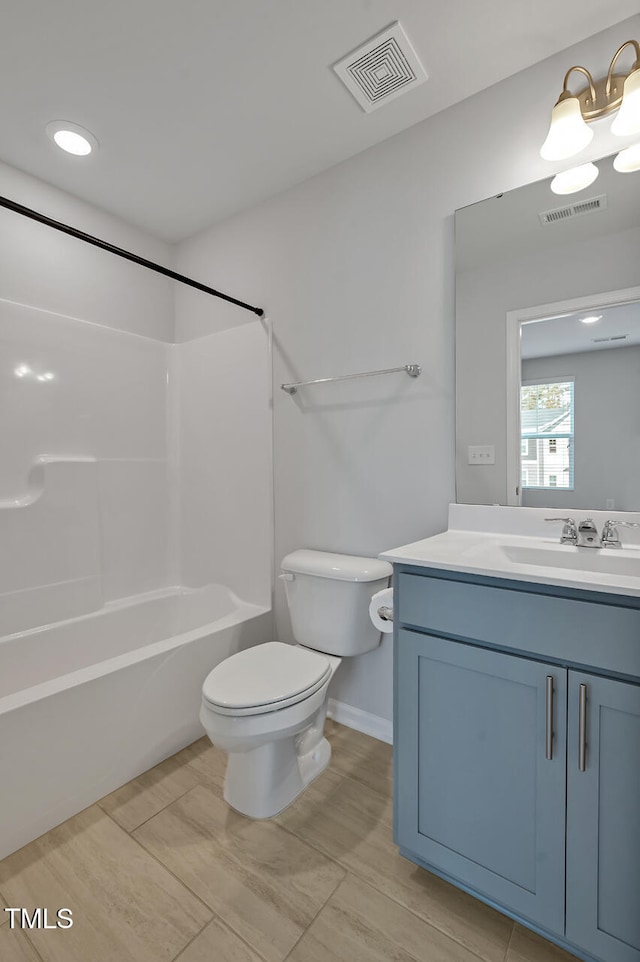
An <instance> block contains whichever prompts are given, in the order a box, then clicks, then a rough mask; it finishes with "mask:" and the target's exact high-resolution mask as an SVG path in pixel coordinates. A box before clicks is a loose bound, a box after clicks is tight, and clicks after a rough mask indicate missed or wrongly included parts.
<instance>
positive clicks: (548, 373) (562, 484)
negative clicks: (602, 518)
mask: <svg viewBox="0 0 640 962" xmlns="http://www.w3.org/2000/svg"><path fill="white" fill-rule="evenodd" d="M520 357H521V379H520V384H521V387H520V453H519V461H520V481H521V491H522V499H521V503H522V504H524V505H529V506H532V507H545V506H547V505H550V504H554V505H555V506H561V505H563V504H565V505H567V506H575V507H580V508H586V509H589V508H593V507H594V506H598V507H604V508H607V509H608V510H616V509H617V510H619V511H622V510H631V509H630V508H627V505H628V504H631V503H633V502H635V503H637V487H638V483H639V479H640V425H639V423H638V422H639V419H640V303H638V302H637V301H636V302H634V303H630V304H623V305H617V306H613V307H606V308H600V309H598V310H597V311H579V312H576V313H573V314H568V315H567V316H566V317H555V318H551V319H544V320H540V321H528V322H525V323H523V324H522V325H521V339H520Z"/></svg>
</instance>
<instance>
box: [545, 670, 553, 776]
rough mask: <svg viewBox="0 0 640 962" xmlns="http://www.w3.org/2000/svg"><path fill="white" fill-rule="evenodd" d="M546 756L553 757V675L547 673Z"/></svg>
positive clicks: (549, 758) (547, 757)
mask: <svg viewBox="0 0 640 962" xmlns="http://www.w3.org/2000/svg"><path fill="white" fill-rule="evenodd" d="M544 734H545V739H544V757H545V758H546V759H548V760H551V759H552V758H553V675H547V685H546V699H545V733H544Z"/></svg>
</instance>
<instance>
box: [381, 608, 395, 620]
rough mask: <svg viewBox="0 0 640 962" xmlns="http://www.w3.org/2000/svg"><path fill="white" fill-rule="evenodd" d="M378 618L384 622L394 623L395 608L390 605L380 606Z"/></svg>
mask: <svg viewBox="0 0 640 962" xmlns="http://www.w3.org/2000/svg"><path fill="white" fill-rule="evenodd" d="M378 618H381V619H382V621H393V608H391V607H390V606H389V605H380V607H379V608H378Z"/></svg>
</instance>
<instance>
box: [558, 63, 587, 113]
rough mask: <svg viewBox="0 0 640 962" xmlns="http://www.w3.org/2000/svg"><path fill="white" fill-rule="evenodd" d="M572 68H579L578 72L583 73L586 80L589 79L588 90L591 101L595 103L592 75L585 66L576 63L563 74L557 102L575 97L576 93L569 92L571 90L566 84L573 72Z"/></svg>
mask: <svg viewBox="0 0 640 962" xmlns="http://www.w3.org/2000/svg"><path fill="white" fill-rule="evenodd" d="M574 70H579V71H580V73H583V74H584V75H585V77H586V78H587V80H588V81H589V91H590V93H591V99H592V101H593V103H595V101H596V88H595V85H594V83H593V77H592V76H591V74H590V73H589V71H588V70H587V68H586V67H580V66H579V65H578V64H576V65H575V66H574V67H570V68H569V69H568V70H567V72H566V74H565V77H564V83H563V84H562V93H561V94H560V96H559V97H558V103H560V101H561V100H566V99H567V98H568V97H575V96H576V94H572V93H571V91H570V90H569V86H568V84H569V77H570V76H571V74H572V73H573V71H574Z"/></svg>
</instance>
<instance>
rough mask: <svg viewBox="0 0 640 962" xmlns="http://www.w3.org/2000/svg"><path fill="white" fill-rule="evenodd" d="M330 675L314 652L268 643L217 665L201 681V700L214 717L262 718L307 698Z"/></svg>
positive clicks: (329, 666) (318, 655)
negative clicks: (247, 716) (215, 715)
mask: <svg viewBox="0 0 640 962" xmlns="http://www.w3.org/2000/svg"><path fill="white" fill-rule="evenodd" d="M331 673H332V669H331V664H330V662H329V661H328V659H327V658H325V657H324V656H323V655H321V654H319V653H318V652H315V651H309V650H308V649H307V648H300V647H297V646H294V645H285V644H282V643H281V642H278V641H269V642H267V643H266V644H263V645H257V646H256V647H255V648H248V649H246V651H239V652H238V653H237V654H235V655H232V656H231V657H230V658H227V659H225V661H223V662H221V663H220V664H219V665H217V666H216V667H215V668H214V669H213V671H211V672H209V674H208V675H207V678H206V679H205V682H204V685H203V686H202V696H203V700H204V701H205V702H206V704H207V706H208V707H209V708H210V709H211V711H213V712H215V713H216V714H220V715H236V716H241V715H259V714H265V713H266V712H272V711H277V710H278V709H280V708H286V707H287V706H288V705H295V704H296V703H297V702H300V701H303V700H304V699H305V698H308V697H310V696H311V695H313V694H314V692H316V691H318V689H319V688H321V687H322V686H323V685H324V684H325V682H326V681H327V680H328V679H329V678H330V676H331Z"/></svg>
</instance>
